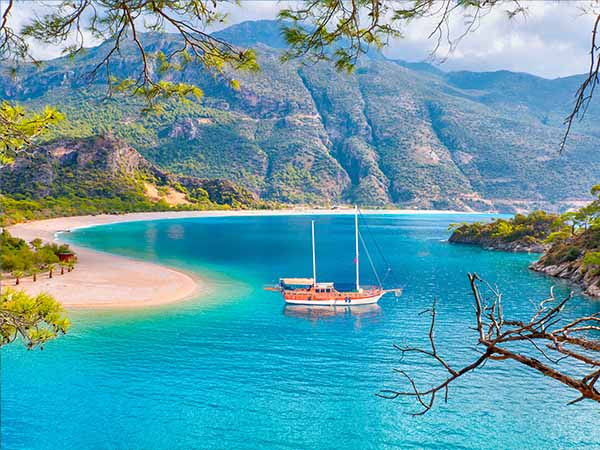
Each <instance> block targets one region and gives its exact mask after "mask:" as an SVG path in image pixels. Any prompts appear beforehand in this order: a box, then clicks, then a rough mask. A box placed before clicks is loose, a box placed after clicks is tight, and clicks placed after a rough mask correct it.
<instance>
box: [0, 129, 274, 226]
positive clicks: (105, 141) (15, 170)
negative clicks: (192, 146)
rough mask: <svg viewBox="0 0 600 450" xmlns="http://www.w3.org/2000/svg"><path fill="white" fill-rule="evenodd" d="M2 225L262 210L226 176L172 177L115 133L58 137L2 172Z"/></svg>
mask: <svg viewBox="0 0 600 450" xmlns="http://www.w3.org/2000/svg"><path fill="white" fill-rule="evenodd" d="M0 186H1V187H2V194H3V195H2V196H0V209H1V210H2V212H3V214H2V218H1V219H0V225H3V224H5V223H12V222H19V221H22V220H24V219H41V218H46V217H54V216H69V215H76V214H96V213H122V212H132V211H156V210H159V211H161V210H169V209H220V208H231V207H233V208H261V207H263V204H262V202H260V201H259V200H258V199H257V198H256V196H255V194H252V193H251V192H249V191H248V190H246V189H244V188H243V187H240V186H237V185H235V184H234V183H232V182H230V181H227V180H219V179H211V180H207V179H200V178H194V177H189V176H184V175H173V174H170V173H167V172H164V171H163V170H161V169H159V168H158V167H156V166H155V165H154V164H152V163H150V162H148V161H147V160H146V159H144V157H142V156H141V155H140V154H139V153H138V152H137V151H136V150H135V149H133V148H132V147H131V146H129V145H128V144H126V143H125V142H123V141H121V140H119V139H116V138H114V137H113V136H110V135H108V136H104V137H91V138H80V139H75V140H69V139H66V140H63V139H59V140H55V141H53V142H52V143H49V144H47V145H43V146H41V147H38V148H36V151H35V154H24V155H21V156H19V157H18V158H17V159H16V160H15V162H14V163H13V164H12V165H10V166H6V167H4V168H3V169H2V170H1V171H0Z"/></svg>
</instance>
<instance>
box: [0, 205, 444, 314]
mask: <svg viewBox="0 0 600 450" xmlns="http://www.w3.org/2000/svg"><path fill="white" fill-rule="evenodd" d="M452 212H454V211H418V210H385V211H381V210H377V211H364V213H367V214H368V213H380V214H381V213H385V214H419V213H421V214H425V213H426V214H441V213H452ZM352 213H353V210H352V209H333V210H323V209H292V210H273V211H180V212H152V213H131V214H123V215H109V214H103V215H97V216H76V217H62V218H57V219H48V220H40V221H34V222H28V223H21V224H18V225H14V226H12V227H10V228H9V232H10V233H11V234H12V235H13V236H16V237H20V238H22V239H25V240H26V241H28V242H29V241H31V240H32V239H35V238H38V237H39V238H41V239H43V240H45V241H49V242H53V241H60V233H61V232H68V231H71V230H74V229H77V228H82V227H90V226H97V225H105V224H112V223H120V222H133V221H143V220H162V219H178V218H179V219H182V218H198V217H224V216H267V215H271V216H274V215H302V214H352ZM73 250H75V252H76V253H77V257H78V260H79V261H78V264H77V266H76V268H75V270H73V271H72V272H65V274H64V275H60V274H56V275H55V276H54V278H52V279H48V276H47V274H43V275H40V276H39V277H38V281H37V282H35V283H34V282H33V281H32V280H31V277H26V278H25V279H23V280H22V281H21V284H20V288H22V289H24V290H25V291H27V292H28V293H30V294H38V293H40V292H47V293H49V294H51V295H53V296H54V297H55V298H56V299H58V300H59V301H60V302H61V303H62V304H63V305H64V306H65V307H67V308H135V307H146V306H157V305H163V304H168V303H172V302H176V301H180V300H184V299H189V298H197V297H199V296H201V295H202V294H203V293H204V292H206V291H207V289H210V286H208V284H207V282H206V280H203V279H201V278H200V277H197V276H193V275H190V274H186V273H183V272H181V271H178V270H175V269H172V268H169V267H165V266H162V265H158V264H154V263H150V262H146V261H140V260H134V259H130V258H125V257H122V256H117V255H112V254H108V253H102V252H96V251H92V250H89V249H84V248H80V247H73ZM3 285H4V286H6V283H3Z"/></svg>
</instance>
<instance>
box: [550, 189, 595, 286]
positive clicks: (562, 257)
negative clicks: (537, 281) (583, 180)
mask: <svg viewBox="0 0 600 450" xmlns="http://www.w3.org/2000/svg"><path fill="white" fill-rule="evenodd" d="M591 193H592V195H594V196H595V197H596V199H595V200H594V201H593V202H591V203H590V204H589V205H587V206H584V207H583V208H580V209H579V210H577V211H573V212H568V213H565V214H563V215H562V216H561V222H562V229H561V230H559V231H557V232H555V233H553V234H552V235H550V237H549V238H548V242H550V243H551V244H552V246H551V247H550V249H549V250H548V251H547V252H546V254H545V255H544V256H543V257H542V259H541V260H540V262H541V263H543V264H544V265H557V264H561V263H565V262H571V261H579V262H580V263H581V270H582V271H583V273H586V272H588V271H595V273H596V274H597V275H600V184H599V185H597V186H594V187H593V188H592V191H591Z"/></svg>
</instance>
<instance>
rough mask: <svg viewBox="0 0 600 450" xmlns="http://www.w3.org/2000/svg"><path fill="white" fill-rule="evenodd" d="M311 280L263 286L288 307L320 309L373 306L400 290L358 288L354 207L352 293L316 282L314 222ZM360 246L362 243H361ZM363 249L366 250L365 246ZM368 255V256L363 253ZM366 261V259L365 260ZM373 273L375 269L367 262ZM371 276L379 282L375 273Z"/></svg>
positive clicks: (356, 230)
mask: <svg viewBox="0 0 600 450" xmlns="http://www.w3.org/2000/svg"><path fill="white" fill-rule="evenodd" d="M311 225H312V227H311V230H312V269H313V277H312V278H281V279H280V280H279V285H277V286H272V287H267V288H265V289H267V290H270V291H278V292H281V293H282V294H283V299H284V300H285V302H286V303H288V304H292V305H315V306H316V305H321V306H337V305H339V306H353V305H369V304H373V303H377V302H378V301H379V299H380V298H381V297H382V296H383V295H384V294H385V293H387V292H394V293H395V294H396V295H399V294H400V292H401V290H400V289H388V290H386V289H383V287H382V286H381V283H379V286H369V287H366V286H361V285H360V253H359V231H358V207H356V209H355V214H354V228H355V261H354V262H355V267H356V284H355V288H354V289H353V290H338V289H336V287H335V284H334V283H333V282H317V266H316V257H315V221H314V220H313V221H312V224H311ZM363 245H364V242H363ZM365 248H366V247H365ZM367 254H368V253H367ZM369 258H370V257H369ZM371 266H372V268H373V271H375V267H374V266H373V264H372V262H371ZM375 276H376V277H377V280H378V281H379V277H378V276H377V272H375Z"/></svg>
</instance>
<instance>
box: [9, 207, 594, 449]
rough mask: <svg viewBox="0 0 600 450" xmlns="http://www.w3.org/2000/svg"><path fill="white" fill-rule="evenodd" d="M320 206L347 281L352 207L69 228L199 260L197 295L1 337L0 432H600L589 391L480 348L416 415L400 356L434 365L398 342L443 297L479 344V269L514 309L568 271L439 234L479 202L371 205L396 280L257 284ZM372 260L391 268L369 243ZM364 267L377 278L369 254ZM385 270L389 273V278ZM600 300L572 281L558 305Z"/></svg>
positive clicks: (120, 445) (406, 441)
mask: <svg viewBox="0 0 600 450" xmlns="http://www.w3.org/2000/svg"><path fill="white" fill-rule="evenodd" d="M311 219H315V220H316V230H317V259H318V277H319V278H320V279H321V280H323V281H327V280H336V281H349V282H351V281H352V277H353V270H354V265H353V258H354V256H353V247H352V244H353V241H352V239H353V235H352V231H353V229H352V227H353V218H352V217H350V216H318V217H314V218H311V217H308V216H306V217H298V216H285V217H235V218H206V219H186V220H179V219H178V220H163V221H152V222H137V223H126V224H118V225H109V226H101V227H95V228H88V229H81V230H78V231H76V232H73V233H70V234H69V235H68V240H69V241H70V242H73V243H76V244H78V245H84V246H89V247H91V248H94V249H98V250H103V251H108V252H112V253H117V254H122V255H126V256H130V257H134V258H140V259H145V260H150V261H156V262H160V263H164V264H169V265H172V266H174V267H177V268H180V269H183V270H187V271H189V272H193V273H197V274H199V275H200V276H201V277H203V278H204V280H205V281H206V283H208V284H209V285H210V286H211V289H210V292H209V293H208V294H205V295H203V296H201V297H199V298H197V299H193V300H190V301H186V302H180V303H178V304H174V305H168V306H164V307H160V308H148V309H143V310H135V311H72V312H70V316H71V319H72V321H73V323H74V325H73V328H72V330H71V332H70V333H69V334H68V335H67V336H64V337H61V338H60V339H58V340H56V341H54V342H51V343H50V344H48V345H47V346H46V348H45V349H44V350H43V351H36V352H28V351H26V350H24V349H23V348H21V347H19V346H17V345H12V346H9V347H8V348H4V349H2V353H1V356H2V361H1V362H2V381H1V383H2V385H1V387H2V391H1V394H2V396H1V414H2V416H1V439H2V441H1V443H2V445H1V448H2V449H3V450H13V449H14V450H16V449H51V450H58V449H77V450H83V449H127V450H134V449H140V450H141V449H157V450H159V449H160V450H162V449H164V450H171V449H311V450H312V449H344V450H351V449H392V448H436V449H441V448H512V449H524V448H539V449H547V448H600V418H599V417H600V416H599V415H598V407H597V405H596V404H591V403H585V402H583V403H581V404H579V405H577V406H566V402H567V401H569V400H572V399H573V398H574V397H575V394H574V393H573V392H571V391H569V390H568V389H566V388H564V387H563V386H562V385H560V384H558V383H557V382H554V381H552V380H550V379H547V378H544V377H542V376H539V375H537V374H534V373H531V372H530V371H529V370H527V369H525V368H523V367H520V366H518V365H516V364H514V363H511V362H502V363H489V364H488V365H487V366H485V367H484V368H483V369H481V370H478V371H477V372H475V373H473V374H471V375H468V376H467V377H465V378H464V379H462V380H459V381H458V382H456V383H455V384H453V385H452V386H451V388H450V396H449V402H448V403H447V404H444V403H443V402H438V403H437V405H436V406H435V408H434V409H433V410H432V411H431V412H429V413H428V414H426V415H425V416H422V417H418V418H417V417H412V416H411V415H410V413H411V412H415V411H418V407H417V405H416V404H415V403H414V402H412V401H411V400H409V399H399V400H395V401H389V400H382V399H380V398H378V397H376V396H375V395H374V394H375V393H376V392H378V391H379V390H380V389H385V388H402V389H405V388H407V386H406V383H405V380H404V379H403V378H402V377H401V376H400V375H399V374H397V373H395V372H394V371H393V369H394V368H397V367H402V368H403V369H405V370H407V371H408V372H410V373H411V374H412V375H414V376H415V378H416V379H417V381H418V382H419V383H420V385H421V386H428V385H431V384H432V383H433V382H434V381H435V380H438V379H441V377H443V376H444V374H443V373H441V372H439V371H438V370H437V368H436V366H434V365H433V364H432V362H431V361H429V360H424V359H422V358H417V357H410V358H405V359H404V360H401V358H400V355H399V354H398V352H397V351H395V350H394V349H393V344H394V343H398V344H414V345H426V344H427V330H428V326H429V319H428V317H427V316H419V312H421V311H422V310H423V309H425V308H427V307H428V306H430V304H431V303H432V301H433V300H434V299H437V305H438V324H437V331H436V337H437V340H438V347H439V351H440V352H441V353H442V354H444V355H447V359H448V360H449V361H451V362H452V363H454V364H456V365H460V364H464V363H467V362H469V361H471V360H473V359H474V358H476V355H477V354H476V352H475V351H474V349H473V344H474V342H475V336H474V334H473V331H472V330H470V329H469V326H471V325H472V324H473V319H474V317H473V306H472V305H473V304H472V300H471V297H470V294H469V286H468V281H467V278H466V273H467V271H476V272H478V273H480V274H481V275H482V276H483V277H485V278H486V279H487V280H488V281H490V282H492V283H496V284H497V285H498V286H500V287H501V289H502V291H503V293H504V302H505V310H506V314H507V315H511V316H515V317H522V318H526V317H528V316H529V315H530V314H531V312H532V306H531V304H530V300H539V299H542V298H545V296H547V294H548V291H549V288H550V286H552V285H553V284H557V283H558V284H559V286H558V289H557V292H558V293H559V294H564V293H566V292H567V291H568V286H566V285H564V284H560V283H559V282H557V281H556V280H552V279H549V278H546V277H543V276H541V275H538V274H535V273H532V272H530V271H528V270H527V265H528V263H530V262H531V261H532V260H534V259H535V256H534V255H524V254H510V253H502V252H491V251H484V250H481V249H478V248H475V247H469V246H458V245H451V244H448V243H446V242H444V239H446V238H447V236H448V232H447V227H448V224H449V223H451V222H456V221H460V220H479V219H481V216H468V215H467V216H456V215H422V216H417V215H377V216H368V217H367V221H368V223H369V225H370V227H369V229H370V230H371V232H372V235H371V234H369V233H368V232H367V231H366V229H364V230H363V232H364V234H365V239H366V240H367V242H369V241H370V239H371V238H372V237H375V238H376V242H377V244H378V245H379V247H381V249H382V250H383V251H384V253H385V255H386V257H387V258H388V260H389V261H390V263H391V265H392V267H393V269H394V275H395V278H396V282H397V283H398V284H400V285H401V286H403V287H404V293H403V295H402V296H401V297H400V298H398V299H396V298H394V296H393V295H389V296H386V297H384V298H383V299H382V300H381V302H380V304H379V305H377V306H367V307H361V308H359V307H356V308H350V309H349V308H337V309H333V308H325V309H316V310H315V309H310V308H303V307H285V306H284V304H283V302H282V300H281V298H280V296H279V295H278V294H277V293H271V292H265V291H263V290H262V287H263V285H265V284H268V283H273V282H276V281H277V279H278V277H280V276H310V273H311V254H310V220H311ZM370 250H371V253H372V256H373V259H374V262H375V264H376V265H377V266H378V267H380V268H383V263H382V261H381V259H380V258H379V257H378V252H377V249H376V247H375V246H374V245H371V246H370ZM361 275H362V277H363V279H364V281H365V282H373V281H374V279H373V275H372V274H371V271H370V270H369V267H368V264H367V261H366V260H364V259H363V265H362V271H361ZM387 282H388V283H389V284H391V283H392V279H391V278H388V281H387ZM597 311H600V302H594V301H592V300H590V299H587V298H585V297H582V296H577V297H576V298H575V299H574V300H573V301H572V303H571V305H570V306H569V307H568V310H567V311H566V314H567V315H570V316H575V315H579V314H588V313H592V312H597Z"/></svg>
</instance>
